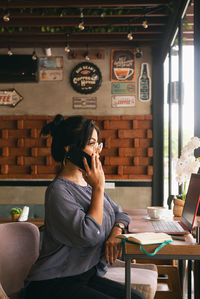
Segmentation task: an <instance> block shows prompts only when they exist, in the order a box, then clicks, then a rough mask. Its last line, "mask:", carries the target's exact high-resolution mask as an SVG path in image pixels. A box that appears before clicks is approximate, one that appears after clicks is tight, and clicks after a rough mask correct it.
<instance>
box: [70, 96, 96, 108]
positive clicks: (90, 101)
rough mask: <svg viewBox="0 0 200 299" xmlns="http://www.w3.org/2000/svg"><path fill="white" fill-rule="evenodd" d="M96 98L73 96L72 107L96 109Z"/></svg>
mask: <svg viewBox="0 0 200 299" xmlns="http://www.w3.org/2000/svg"><path fill="white" fill-rule="evenodd" d="M96 108H97V98H96V97H92V98H87V97H73V109H96Z"/></svg>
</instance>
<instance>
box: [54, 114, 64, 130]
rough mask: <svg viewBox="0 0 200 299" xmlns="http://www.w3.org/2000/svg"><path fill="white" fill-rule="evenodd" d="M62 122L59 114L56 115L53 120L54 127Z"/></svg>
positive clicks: (62, 118) (62, 119)
mask: <svg viewBox="0 0 200 299" xmlns="http://www.w3.org/2000/svg"><path fill="white" fill-rule="evenodd" d="M63 121H64V117H63V116H62V115H61V114H57V115H56V116H55V118H54V120H53V125H54V126H55V127H57V126H59V125H60V124H61V123H62V122H63Z"/></svg>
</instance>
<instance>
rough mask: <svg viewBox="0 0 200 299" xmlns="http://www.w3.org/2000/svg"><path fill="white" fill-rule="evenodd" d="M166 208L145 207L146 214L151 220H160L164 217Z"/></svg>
mask: <svg viewBox="0 0 200 299" xmlns="http://www.w3.org/2000/svg"><path fill="white" fill-rule="evenodd" d="M166 211H167V208H165V207H158V206H154V207H147V214H148V216H149V217H150V218H151V219H161V218H163V217H164V216H165V214H166Z"/></svg>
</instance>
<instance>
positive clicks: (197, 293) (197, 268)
mask: <svg viewBox="0 0 200 299" xmlns="http://www.w3.org/2000/svg"><path fill="white" fill-rule="evenodd" d="M199 281H200V261H194V298H195V299H200V287H199Z"/></svg>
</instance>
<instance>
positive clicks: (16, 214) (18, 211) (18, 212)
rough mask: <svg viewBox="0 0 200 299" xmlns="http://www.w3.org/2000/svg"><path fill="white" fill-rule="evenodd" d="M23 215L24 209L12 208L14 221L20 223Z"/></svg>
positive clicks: (11, 212)
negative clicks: (19, 220)
mask: <svg viewBox="0 0 200 299" xmlns="http://www.w3.org/2000/svg"><path fill="white" fill-rule="evenodd" d="M21 213H22V209H21V208H12V209H11V210H10V214H11V217H12V221H18V219H19V217H20V215H21Z"/></svg>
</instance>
